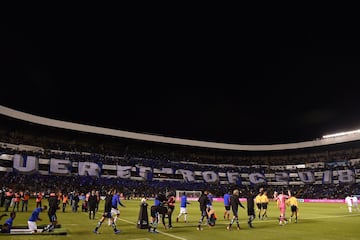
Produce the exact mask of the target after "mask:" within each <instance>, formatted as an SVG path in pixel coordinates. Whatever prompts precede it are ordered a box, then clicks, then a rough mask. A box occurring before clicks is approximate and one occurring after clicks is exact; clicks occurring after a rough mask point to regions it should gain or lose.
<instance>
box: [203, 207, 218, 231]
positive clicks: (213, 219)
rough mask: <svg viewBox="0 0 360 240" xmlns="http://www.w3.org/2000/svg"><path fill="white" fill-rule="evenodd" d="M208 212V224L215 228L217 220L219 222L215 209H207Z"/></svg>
mask: <svg viewBox="0 0 360 240" xmlns="http://www.w3.org/2000/svg"><path fill="white" fill-rule="evenodd" d="M206 212H207V214H208V219H209V220H208V224H209V227H213V226H215V223H216V220H217V216H216V213H215V210H214V209H213V208H207V209H206Z"/></svg>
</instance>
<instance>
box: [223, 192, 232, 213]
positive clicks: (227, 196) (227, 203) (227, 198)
mask: <svg viewBox="0 0 360 240" xmlns="http://www.w3.org/2000/svg"><path fill="white" fill-rule="evenodd" d="M230 197H231V194H230V192H229V191H228V192H226V193H225V194H224V207H225V212H224V219H227V220H230V210H231V209H230V208H231V207H230Z"/></svg>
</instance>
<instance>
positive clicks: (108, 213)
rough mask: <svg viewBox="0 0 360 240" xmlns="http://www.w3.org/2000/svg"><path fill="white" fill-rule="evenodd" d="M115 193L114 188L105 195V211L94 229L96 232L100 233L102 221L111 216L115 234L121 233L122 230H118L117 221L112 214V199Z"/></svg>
mask: <svg viewBox="0 0 360 240" xmlns="http://www.w3.org/2000/svg"><path fill="white" fill-rule="evenodd" d="M113 193H114V190H112V189H111V190H109V191H108V192H107V194H106V197H105V207H104V213H103V215H102V217H101V219H100V221H99V222H98V223H97V225H96V227H95V229H94V231H93V232H94V233H96V234H99V232H98V230H99V228H100V227H101V225H102V223H103V222H104V221H105V219H106V218H110V221H111V226H112V228H113V229H114V233H115V234H118V233H120V232H121V231H120V230H118V229H117V228H116V225H115V222H114V218H113V217H112V215H111V208H112V199H113Z"/></svg>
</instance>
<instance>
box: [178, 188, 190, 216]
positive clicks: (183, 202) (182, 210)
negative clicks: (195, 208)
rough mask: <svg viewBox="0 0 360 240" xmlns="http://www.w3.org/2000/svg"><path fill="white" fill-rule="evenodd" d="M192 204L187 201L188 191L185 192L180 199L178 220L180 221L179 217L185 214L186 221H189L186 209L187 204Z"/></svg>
mask: <svg viewBox="0 0 360 240" xmlns="http://www.w3.org/2000/svg"><path fill="white" fill-rule="evenodd" d="M187 204H190V203H189V202H188V201H187V197H186V193H185V192H183V194H182V196H181V199H180V213H179V215H178V216H177V218H176V222H179V218H180V217H181V216H182V215H184V222H187V209H186V205H187Z"/></svg>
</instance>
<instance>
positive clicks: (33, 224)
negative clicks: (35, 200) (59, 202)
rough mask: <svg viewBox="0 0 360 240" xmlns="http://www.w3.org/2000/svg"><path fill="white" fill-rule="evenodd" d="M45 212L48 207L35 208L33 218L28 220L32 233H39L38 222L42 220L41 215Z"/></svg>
mask: <svg viewBox="0 0 360 240" xmlns="http://www.w3.org/2000/svg"><path fill="white" fill-rule="evenodd" d="M44 210H47V206H43V207H39V208H35V210H34V211H33V212H32V213H31V216H30V218H29V220H28V227H29V230H30V231H31V233H37V231H38V229H37V224H36V222H37V221H41V220H42V219H41V218H40V217H39V215H40V213H41V212H42V211H44Z"/></svg>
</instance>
